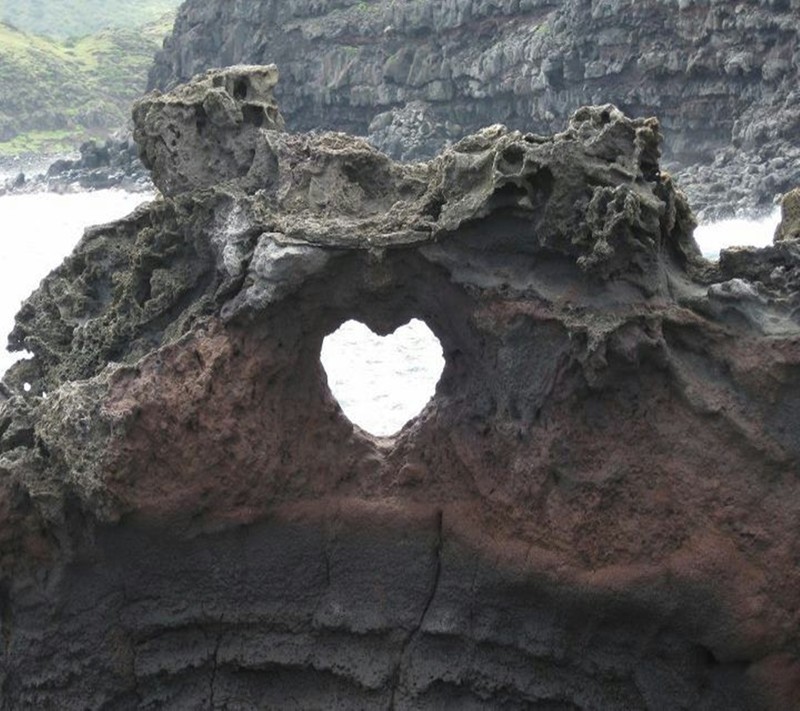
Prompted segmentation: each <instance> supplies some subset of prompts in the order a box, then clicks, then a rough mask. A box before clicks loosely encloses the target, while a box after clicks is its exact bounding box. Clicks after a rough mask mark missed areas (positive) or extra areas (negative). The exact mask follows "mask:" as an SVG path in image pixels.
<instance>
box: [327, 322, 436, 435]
mask: <svg viewBox="0 0 800 711" xmlns="http://www.w3.org/2000/svg"><path fill="white" fill-rule="evenodd" d="M320 359H321V361H322V365H323V367H324V368H325V372H326V373H327V375H328V386H329V387H330V390H331V393H333V396H334V397H335V398H336V400H337V401H338V403H339V405H340V406H341V408H342V411H343V412H344V414H345V415H346V416H347V417H348V418H349V419H350V421H351V422H352V423H353V424H356V425H358V426H359V427H360V428H361V429H362V430H365V431H366V432H369V433H370V434H373V435H378V436H381V437H385V436H388V435H393V434H395V433H396V432H398V431H399V430H400V429H401V428H402V427H403V425H404V424H406V423H407V422H408V421H409V420H411V419H413V418H414V417H416V416H417V415H418V414H419V413H420V412H422V410H423V408H424V407H425V405H426V404H427V403H428V401H429V400H430V399H431V397H433V394H434V393H435V391H436V384H437V383H438V382H439V378H440V377H441V375H442V371H443V370H444V357H443V355H442V346H441V344H440V343H439V339H438V338H436V336H435V335H434V334H433V332H432V331H431V330H430V328H428V326H427V324H426V323H425V322H424V321H420V320H419V319H412V320H411V321H409V322H408V323H407V324H406V325H405V326H401V327H400V328H398V329H397V330H396V331H395V332H394V333H392V334H389V335H388V336H386V337H384V338H382V337H381V336H377V335H376V334H374V333H373V332H372V331H371V330H370V329H369V328H368V327H367V326H365V325H364V324H363V323H360V322H358V321H347V322H345V323H343V324H342V325H341V326H340V327H339V328H338V329H337V330H336V331H334V332H333V333H331V334H329V335H328V336H327V337H326V338H325V340H324V341H323V343H322V352H321V354H320Z"/></svg>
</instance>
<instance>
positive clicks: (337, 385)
mask: <svg viewBox="0 0 800 711" xmlns="http://www.w3.org/2000/svg"><path fill="white" fill-rule="evenodd" d="M151 197H152V196H150V195H143V194H132V193H127V192H124V191H120V190H100V191H96V192H83V193H72V194H67V195H58V194H53V193H40V194H33V195H10V196H2V197H0V341H2V344H3V346H5V344H6V335H7V334H8V333H9V332H10V331H11V329H12V327H13V322H14V315H15V314H16V312H17V311H18V309H19V306H20V304H21V302H22V301H23V300H24V299H25V298H26V297H27V296H28V295H29V294H30V293H31V292H32V291H33V290H34V289H35V288H36V287H37V286H38V284H39V282H40V281H41V279H42V278H43V277H45V276H46V275H47V274H48V272H50V270H52V269H53V268H54V267H56V266H58V264H60V263H61V261H62V260H63V259H64V257H65V256H66V255H67V254H69V253H70V252H71V251H72V249H73V247H74V246H75V244H76V243H77V242H78V240H79V239H80V237H81V235H82V233H83V229H84V228H85V227H86V226H88V225H92V224H100V223H103V222H108V221H110V220H114V219H117V218H119V217H122V216H124V215H126V214H128V213H129V212H131V211H132V210H133V209H134V208H135V207H136V206H137V205H138V204H140V203H141V202H143V201H145V200H148V199H150V198H151ZM778 219H779V213H778V212H777V211H776V212H775V213H773V214H772V215H770V216H768V217H766V218H763V219H756V220H726V221H723V222H718V223H714V224H709V225H701V226H700V227H698V229H697V231H696V233H695V237H696V238H697V241H698V243H699V244H700V248H701V250H702V251H703V253H704V254H705V255H706V256H707V257H708V258H711V259H716V258H717V256H718V255H719V250H720V249H721V248H723V247H727V246H733V245H753V246H764V245H767V244H769V243H770V242H771V241H772V236H773V233H774V231H775V227H776V226H777V223H778ZM17 358H19V354H10V353H8V352H7V351H6V350H5V347H3V348H2V349H0V374H2V373H4V372H5V370H6V369H7V368H8V366H10V365H11V363H13V362H14V361H15V360H16V359H17ZM321 359H322V364H323V366H324V367H325V370H326V373H327V375H328V385H329V387H330V388H331V391H332V392H333V394H334V395H335V396H336V398H337V400H338V401H339V404H340V405H341V406H342V409H343V411H344V412H345V414H346V415H347V416H348V417H349V418H350V420H351V421H352V422H355V423H356V424H358V425H360V426H361V427H362V428H364V429H366V430H367V431H369V432H372V433H373V434H377V435H389V434H393V433H395V432H396V431H397V430H399V429H400V428H401V427H402V425H403V424H405V423H406V422H407V421H408V420H409V419H411V418H412V417H414V416H416V415H417V414H418V413H419V412H420V410H421V409H422V408H423V407H424V406H425V404H426V403H427V401H428V400H429V399H430V397H431V396H432V395H433V393H434V390H435V386H436V382H437V381H438V379H439V377H440V375H441V372H442V368H443V366H444V360H443V358H442V351H441V346H440V345H439V342H438V341H437V340H436V338H435V336H434V335H433V334H432V333H431V332H430V329H428V327H427V326H426V325H425V324H424V323H423V322H421V321H417V320H413V321H412V322H411V323H410V324H408V325H406V326H404V327H401V328H400V329H398V331H397V332H396V333H395V334H394V337H393V338H391V337H390V338H389V339H388V340H382V339H380V338H378V337H377V336H375V335H374V334H372V332H371V331H369V329H368V328H367V327H366V326H364V325H363V324H358V323H356V322H352V321H351V322H347V323H345V324H343V325H342V326H341V327H340V328H339V329H338V330H337V331H336V332H335V333H333V334H331V335H330V336H329V337H328V338H327V339H326V340H325V342H324V344H323V348H322V353H321Z"/></svg>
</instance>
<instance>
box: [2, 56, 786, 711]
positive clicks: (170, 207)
mask: <svg viewBox="0 0 800 711" xmlns="http://www.w3.org/2000/svg"><path fill="white" fill-rule="evenodd" d="M264 71H265V72H271V71H272V70H269V69H267V70H264ZM243 76H245V71H244V70H242V69H240V68H239V69H233V70H230V71H228V72H225V73H222V74H212V75H208V76H205V77H201V78H200V79H198V80H197V82H196V83H194V84H193V85H192V86H190V87H188V88H183V89H179V90H177V91H176V92H175V93H174V94H169V95H161V96H154V97H150V98H148V99H146V100H145V101H144V102H143V103H141V104H140V105H139V106H138V107H137V109H136V117H137V135H138V136H142V137H144V139H143V140H144V145H143V150H144V151H145V153H146V155H147V156H148V161H149V162H150V164H151V165H153V166H154V167H155V168H154V173H153V179H154V182H155V183H156V185H158V186H159V187H160V188H161V189H162V191H163V192H164V194H165V196H166V197H164V198H163V199H161V200H158V201H156V202H153V203H151V204H150V205H147V206H143V207H141V208H140V209H138V210H137V211H136V212H135V213H133V214H132V215H131V216H130V217H128V218H126V219H124V220H121V221H119V222H117V223H115V224H112V225H106V226H102V227H98V228H94V229H91V230H88V231H87V233H86V235H85V236H84V238H83V240H82V241H81V243H80V244H79V245H78V247H77V248H76V250H75V252H74V253H73V254H72V255H71V256H70V257H69V258H68V259H67V260H66V261H65V262H64V264H63V265H62V266H61V267H59V268H58V269H57V270H55V271H54V272H53V273H52V274H51V275H50V276H49V277H48V278H47V279H46V280H45V281H44V282H43V283H42V285H41V287H40V288H39V289H38V290H37V291H36V292H35V293H34V294H33V295H32V296H31V297H30V299H29V300H28V301H27V303H26V304H25V305H24V306H23V308H22V310H21V312H20V314H19V316H18V318H17V325H16V328H15V330H14V333H13V337H12V340H13V342H14V344H15V345H16V346H17V347H19V348H22V347H25V348H28V349H29V350H31V351H32V352H33V353H34V358H33V360H32V361H27V362H24V363H21V364H19V365H17V366H15V367H14V368H13V369H12V371H10V373H9V374H8V376H7V377H6V379H5V381H4V385H3V388H4V393H5V394H4V395H3V396H2V398H3V402H2V405H0V571H1V572H0V609H1V611H2V614H0V631H1V632H2V641H3V646H2V666H1V667H0V673H1V674H2V687H1V688H2V699H3V702H4V703H3V706H4V707H7V708H15V709H16V708H20V709H22V708H25V709H28V708H36V709H59V710H61V709H85V708H90V709H111V708H113V709H154V708H175V709H197V708H219V709H222V708H239V709H255V708H276V709H289V708H302V709H365V708H368V709H372V708H376V709H379V708H383V709H500V708H503V709H506V708H507V709H531V708H534V709H547V710H549V711H555V710H556V709H558V710H565V711H566V710H575V709H586V710H589V709H592V710H597V709H602V710H606V709H609V710H610V709H614V710H619V711H623V710H624V711H631V710H632V709H663V710H665V711H666V710H670V711H672V710H673V709H692V710H693V711H694V710H702V709H705V710H707V711H718V710H719V709H733V710H741V711H745V710H746V711H753V710H760V709H770V710H771V709H774V710H776V711H778V710H780V711H785V710H786V709H791V708H796V702H797V699H798V698H800V658H799V655H800V631H799V630H800V625H798V622H800V566H798V562H800V536H799V535H798V532H799V531H800V481H798V472H799V471H800V311H799V310H798V309H799V306H798V298H799V297H798V294H799V293H800V285H798V280H797V271H796V269H797V264H798V262H797V254H798V252H797V247H798V241H797V240H796V239H793V238H791V237H789V238H787V239H784V240H782V241H781V242H780V243H779V244H776V247H775V250H784V251H776V252H774V254H772V253H769V254H770V257H769V258H770V259H774V267H773V270H772V271H773V272H775V271H776V270H780V269H785V270H791V269H795V272H794V274H795V276H794V277H792V278H791V279H790V278H786V279H783V280H781V279H777V278H776V279H773V280H772V281H769V282H766V281H763V279H762V276H763V274H762V273H760V272H759V273H758V274H754V275H750V274H746V273H743V272H740V271H738V269H739V267H740V266H741V267H742V268H744V267H747V266H748V264H749V262H744V263H742V264H738V263H737V262H736V261H735V260H732V259H728V260H727V261H726V259H725V255H723V259H722V260H721V261H720V263H719V264H710V263H708V262H705V261H704V260H702V258H701V257H700V256H699V253H698V250H697V247H696V245H695V243H694V240H693V238H692V229H693V218H692V215H691V213H690V211H689V210H688V207H687V204H686V202H685V199H684V197H683V196H682V195H681V193H679V192H677V191H676V190H675V188H674V186H673V184H672V182H671V179H670V178H669V177H668V176H666V175H665V174H663V173H661V172H660V170H659V164H658V156H659V141H660V134H659V126H658V124H657V123H656V122H655V121H654V120H646V121H645V120H631V119H629V118H626V117H625V116H624V115H622V114H621V113H620V112H619V111H617V110H615V109H613V108H612V107H609V106H599V107H593V108H583V109H581V110H579V111H578V112H577V113H576V114H575V115H574V116H573V117H572V118H571V119H570V121H569V123H568V125H567V127H566V129H565V130H564V131H563V132H562V133H559V134H558V135H556V136H552V137H540V136H536V135H532V134H522V133H519V132H516V131H510V130H508V129H505V128H503V127H501V126H492V127H490V128H487V129H484V130H482V131H480V132H478V133H477V134H475V135H472V136H470V137H468V138H466V139H464V140H463V141H461V142H459V143H458V144H456V145H455V146H453V147H452V148H449V149H447V150H445V151H444V152H443V153H442V154H441V155H439V156H438V157H436V158H435V159H433V160H432V161H430V162H428V163H416V164H398V163H394V162H392V161H391V160H390V159H389V158H387V157H386V156H385V155H383V154H381V153H379V152H377V151H376V150H375V149H374V148H372V147H371V146H370V145H369V144H367V143H366V142H364V141H362V140H360V139H356V138H351V137H348V136H345V135H343V134H338V133H325V134H319V135H292V134H287V133H281V132H279V131H276V130H272V129H271V128H268V127H267V126H266V125H265V126H262V127H261V128H254V127H253V124H252V123H248V122H247V121H245V120H244V117H245V114H246V111H245V109H246V106H247V98H246V96H245V97H243V96H242V95H241V92H237V91H236V88H235V87H236V85H237V84H236V82H237V81H238V80H240V79H241V78H242V77H243ZM255 76H259V75H255ZM260 76H263V74H262V75H260ZM236 78H238V79H236ZM229 80H232V81H229ZM268 94H269V92H268V91H266V92H265V93H264V95H263V96H262V97H261V99H260V102H261V103H263V104H265V105H270V99H269V95H268ZM208 102H211V103H214V105H220V106H225V107H227V109H226V111H225V112H224V113H223V114H222V115H224V116H226V117H228V116H233V117H237V118H238V117H239V116H240V115H241V116H242V120H241V121H233V123H231V122H230V121H228V120H227V119H226V120H225V121H220V122H215V121H208V122H207V123H206V124H205V129H204V130H206V131H208V132H210V133H211V137H208V140H207V141H205V142H202V143H201V144H198V141H199V140H200V138H201V137H199V134H198V129H197V125H196V118H197V115H198V112H199V110H200V109H201V108H204V107H206V108H207V104H208ZM177 107H180V110H177ZM228 109H229V110H228ZM181 121H182V123H181ZM234 124H235V126H234ZM159 126H160V127H162V128H163V129H164V130H165V131H166V133H165V134H164V136H165V139H166V140H163V141H161V142H158V141H157V140H155V136H156V135H157V130H158V127H159ZM236 127H238V130H239V131H240V132H241V135H242V145H241V148H242V150H243V151H244V153H243V155H247V154H248V151H250V150H253V151H255V155H256V156H260V158H259V159H258V160H253V161H252V162H249V163H247V162H246V161H245V163H240V162H239V158H238V157H237V156H238V155H239V153H238V151H237V146H236V145H235V142H234V135H235V132H236V130H237V128H236ZM216 132H218V133H216ZM215 136H216V140H214V137H215ZM173 137H174V140H175V143H174V144H173V142H172V138H173ZM198 145H200V150H198ZM214 146H218V152H217V153H214V152H213V147H214ZM232 156H233V158H232ZM193 161H194V163H193ZM245 165H247V166H248V167H247V170H246V171H244V169H243V167H244V166H245ZM203 166H219V167H220V171H221V172H220V174H219V175H217V180H216V182H215V181H214V179H213V176H214V174H213V173H209V172H204V171H203V170H202V169H201V168H202V167H203ZM232 166H234V169H232ZM792 255H794V256H792ZM792 259H794V260H795V261H794V262H792V261H791V260H792ZM410 317H419V318H422V319H424V320H425V321H426V322H427V323H428V325H429V326H430V327H431V328H432V329H433V330H434V332H435V333H436V334H437V336H438V338H439V339H440V341H441V343H442V346H443V351H444V354H445V360H446V365H445V370H444V373H443V375H442V379H441V381H440V382H439V384H438V386H437V390H436V394H435V396H434V397H433V399H432V400H431V401H430V403H429V404H428V406H427V407H426V409H425V410H424V411H423V412H422V414H421V415H420V416H419V417H418V418H416V419H415V420H414V421H412V422H411V423H409V424H408V425H407V426H406V427H405V428H404V429H403V430H402V431H401V432H400V433H399V434H398V435H397V436H395V437H393V438H374V437H371V436H369V435H367V434H366V433H364V432H362V431H361V430H359V429H358V428H356V427H354V426H353V425H352V424H351V423H350V422H348V421H347V419H346V418H345V417H344V416H343V414H342V413H341V410H340V409H339V408H338V406H337V405H336V403H335V402H334V400H333V398H332V397H331V394H330V392H329V390H328V387H327V385H326V381H325V376H324V371H323V369H322V367H321V365H320V362H319V353H320V346H321V343H322V339H323V337H324V336H325V335H326V334H327V333H330V332H331V331H333V330H334V329H335V328H336V327H337V326H338V325H339V324H340V323H342V322H343V321H345V320H347V319H350V318H356V319H360V320H362V321H363V322H365V323H366V324H368V325H369V326H370V327H371V328H372V329H373V330H375V331H377V332H379V333H383V334H385V333H389V332H391V331H392V330H393V329H394V328H396V327H397V326H399V325H400V324H402V323H405V322H406V321H407V320H408V319H409V318H410ZM24 383H28V385H29V388H28V392H26V389H25V387H24Z"/></svg>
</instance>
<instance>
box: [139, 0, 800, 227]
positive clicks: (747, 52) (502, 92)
mask: <svg viewBox="0 0 800 711" xmlns="http://www.w3.org/2000/svg"><path fill="white" fill-rule="evenodd" d="M798 28H800V0H749V1H747V2H731V1H730V0H447V1H446V2H442V1H441V0H413V1H412V0H366V1H364V0H295V1H294V2H284V1H283V0H259V1H254V2H228V1H227V0H216V1H214V2H209V1H208V0H188V1H187V2H185V3H184V4H183V5H182V7H181V9H180V11H179V13H178V17H177V21H176V23H175V28H174V31H173V34H172V37H171V38H169V39H168V40H167V42H166V43H165V47H164V50H163V52H162V53H161V54H160V55H159V56H158V57H157V60H156V64H155V66H154V68H153V69H152V71H151V73H150V87H151V88H162V89H163V88H167V87H170V86H173V85H174V84H176V83H177V82H181V81H184V80H186V79H188V78H189V77H191V76H192V75H194V74H196V73H197V72H199V71H202V70H204V69H207V68H210V67H216V66H225V65H228V64H233V63H237V62H242V63H267V62H275V63H276V64H277V65H278V67H279V69H280V71H281V73H282V75H283V81H282V84H281V87H280V88H279V93H278V98H279V100H280V102H281V108H282V110H283V112H284V115H285V117H286V120H287V125H288V126H289V128H290V129H292V130H309V129H312V128H321V129H332V130H343V131H347V132H350V133H356V134H360V135H367V134H369V136H370V139H371V140H372V141H373V142H374V143H375V144H376V145H377V146H378V147H379V148H382V149H384V150H387V151H389V152H390V153H391V154H392V155H394V156H395V157H398V158H405V159H409V158H419V157H430V156H432V155H434V154H435V152H436V151H437V150H439V149H440V148H441V147H442V146H443V145H445V144H446V143H448V142H452V141H454V140H457V139H459V138H461V137H462V136H464V135H465V134H467V133H469V132H471V131H475V130H477V129H479V128H481V127H483V126H485V125H488V124H491V123H494V122H498V121H499V122H502V123H504V124H506V125H508V126H510V127H511V128H516V129H520V130H523V131H536V132H540V133H553V132H555V131H558V130H561V127H562V126H563V125H564V124H565V122H566V120H567V117H568V116H569V115H570V114H571V113H572V112H573V111H575V110H576V109H577V108H578V107H580V106H582V105H584V104H588V103H592V104H605V103H613V104H615V105H617V106H619V107H620V108H621V109H622V110H623V111H624V112H625V113H627V114H629V115H634V116H642V117H646V116H651V115H657V116H659V118H660V120H661V122H662V125H663V126H664V127H665V134H666V137H667V140H666V159H667V161H668V163H667V167H668V168H669V170H670V171H671V172H673V173H674V174H675V175H676V176H677V177H678V180H679V182H680V184H681V185H682V187H683V189H684V190H686V191H687V193H688V194H689V196H690V201H691V203H692V206H693V208H694V209H695V211H700V212H701V213H702V214H703V215H704V216H705V217H712V216H715V215H720V214H725V213H730V212H732V211H739V212H746V211H748V210H754V209H755V210H765V209H771V208H772V204H773V199H774V197H775V196H776V195H777V194H780V193H783V192H786V191H788V190H789V189H791V188H793V187H795V186H796V185H797V184H798V183H800V144H798V136H800V89H798V86H800V34H799V33H798Z"/></svg>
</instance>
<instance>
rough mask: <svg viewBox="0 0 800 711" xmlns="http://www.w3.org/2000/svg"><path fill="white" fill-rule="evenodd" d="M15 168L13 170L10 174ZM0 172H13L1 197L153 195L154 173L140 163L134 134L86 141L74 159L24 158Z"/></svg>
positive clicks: (0, 186)
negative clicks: (119, 192) (100, 193)
mask: <svg viewBox="0 0 800 711" xmlns="http://www.w3.org/2000/svg"><path fill="white" fill-rule="evenodd" d="M9 168H12V169H13V171H9ZM0 169H4V170H5V171H7V172H11V173H12V174H11V177H9V178H7V179H6V180H5V181H4V182H3V184H2V185H0V195H7V194H15V193H16V194H19V193H35V192H44V191H47V192H57V193H62V192H74V191H77V190H104V189H108V188H119V189H122V190H127V191H129V192H150V191H152V190H153V184H152V181H151V180H150V174H149V173H148V171H147V170H146V169H145V167H144V166H143V165H142V163H141V161H140V160H139V154H138V150H137V148H136V144H135V143H134V141H133V139H132V137H131V136H130V134H128V135H125V134H116V135H114V136H111V137H109V138H107V139H106V140H105V141H102V142H99V141H94V140H91V141H86V142H84V143H83V144H81V146H80V148H79V149H78V155H77V157H74V158H71V157H70V158H58V159H56V160H53V159H52V158H49V159H47V158H45V157H43V156H23V157H20V158H18V159H16V160H14V159H10V160H8V161H7V162H6V164H5V165H0Z"/></svg>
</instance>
